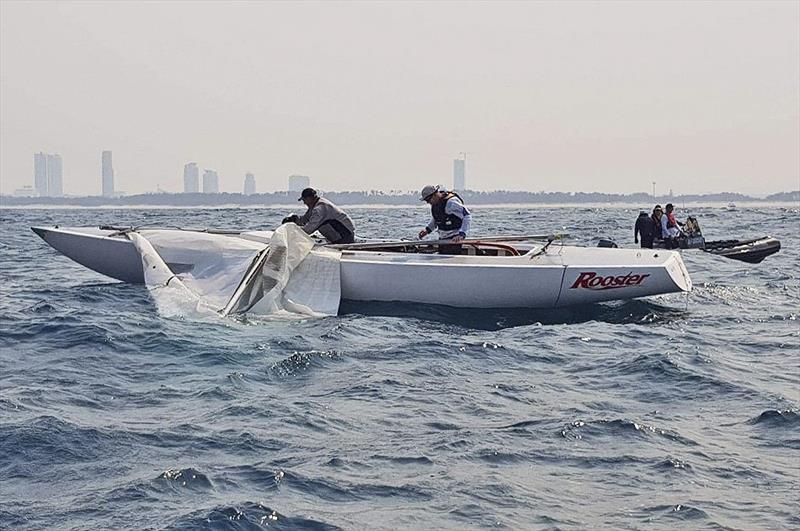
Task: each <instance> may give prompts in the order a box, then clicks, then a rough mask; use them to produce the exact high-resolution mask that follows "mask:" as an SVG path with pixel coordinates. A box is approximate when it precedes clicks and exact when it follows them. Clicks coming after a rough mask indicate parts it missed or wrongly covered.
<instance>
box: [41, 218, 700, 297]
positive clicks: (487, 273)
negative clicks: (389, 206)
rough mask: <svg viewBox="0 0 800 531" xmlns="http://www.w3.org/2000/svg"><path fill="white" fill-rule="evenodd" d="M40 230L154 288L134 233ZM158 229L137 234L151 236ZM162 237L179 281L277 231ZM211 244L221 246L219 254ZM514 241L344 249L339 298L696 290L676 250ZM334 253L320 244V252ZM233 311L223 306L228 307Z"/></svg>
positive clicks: (101, 266) (164, 232)
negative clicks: (453, 249) (450, 250)
mask: <svg viewBox="0 0 800 531" xmlns="http://www.w3.org/2000/svg"><path fill="white" fill-rule="evenodd" d="M32 230H33V231H34V232H35V233H36V234H38V235H39V236H40V237H41V238H42V239H44V240H45V241H46V242H47V243H48V244H50V245H51V246H52V247H53V248H55V249H56V250H58V251H59V252H61V253H62V254H64V255H65V256H67V257H69V258H71V259H72V260H74V261H75V262H78V263H79V264H81V265H84V266H85V267H88V268H89V269H92V270H94V271H96V272H98V273H101V274H103V275H106V276H108V277H111V278H115V279H118V280H122V281H124V282H132V283H142V282H145V272H144V269H143V265H142V264H143V259H142V255H141V253H140V252H139V250H137V248H136V246H135V245H134V244H133V242H132V241H131V239H130V237H129V236H128V235H127V233H128V232H130V229H126V230H120V229H119V228H109V227H105V228H93V227H32ZM154 230H156V229H138V230H136V231H135V232H136V233H137V234H140V235H142V236H143V237H144V238H148V237H149V235H153V234H154V233H153V231H154ZM157 230H158V231H159V232H158V237H156V238H153V242H154V244H153V249H154V250H155V251H156V252H157V253H158V255H159V256H160V257H161V259H162V260H163V262H164V264H165V265H166V266H167V268H168V269H169V271H171V272H172V273H173V274H174V275H175V276H176V277H177V278H181V277H182V276H186V275H192V274H193V273H195V272H196V271H197V268H198V264H199V262H202V260H207V259H208V253H209V252H210V253H218V254H219V253H223V254H224V253H225V248H226V247H228V246H229V247H231V248H232V249H238V250H239V251H242V248H244V251H242V253H243V254H242V263H244V262H246V263H247V264H250V263H252V262H253V260H254V259H255V258H256V255H257V254H258V253H260V252H261V251H263V250H264V249H265V248H266V247H268V246H269V245H270V241H271V240H272V238H273V235H274V232H273V231H214V230H191V229H157ZM278 230H282V229H278ZM209 237H213V239H214V242H215V243H214V246H215V248H214V249H212V250H210V251H209V250H208V243H207V240H208V238H209ZM513 240H514V238H510V237H507V238H505V239H504V238H503V237H495V238H487V241H482V240H481V239H480V238H478V239H471V240H467V241H465V243H464V246H463V248H464V251H463V253H464V254H459V255H444V254H437V253H436V252H435V251H436V248H437V243H436V242H432V243H429V242H417V241H408V242H394V243H391V244H390V243H380V242H378V243H367V244H364V243H357V244H354V245H352V246H335V248H336V250H337V251H338V252H339V253H340V255H339V256H338V258H337V261H338V266H337V269H338V273H339V279H338V286H339V289H340V296H341V298H342V299H347V300H355V301H402V302H414V303H424V304H439V305H446V306H453V307H463V308H557V307H563V306H570V305H576V304H587V303H595V302H603V301H611V300H621V299H632V298H639V297H647V296H652V295H659V294H664V293H674V292H687V291H690V290H691V289H692V282H691V279H690V277H689V273H688V271H687V270H686V267H685V265H684V263H683V260H682V259H681V256H680V254H679V253H677V252H674V251H667V250H661V249H656V250H651V249H613V248H611V249H609V248H595V247H577V246H567V245H562V243H561V242H560V241H555V240H553V239H550V240H548V241H546V242H542V241H539V242H534V241H513ZM331 247H332V246H326V245H320V244H316V245H315V247H314V249H315V250H324V249H330V248H331ZM328 270H330V268H328ZM243 274H244V272H243ZM251 275H252V273H251ZM307 278H311V277H307ZM240 280H241V279H240ZM240 283H241V282H239V284H240ZM296 284H302V283H296ZM224 306H225V305H224V304H221V305H220V308H219V309H220V310H222V309H223V308H224Z"/></svg>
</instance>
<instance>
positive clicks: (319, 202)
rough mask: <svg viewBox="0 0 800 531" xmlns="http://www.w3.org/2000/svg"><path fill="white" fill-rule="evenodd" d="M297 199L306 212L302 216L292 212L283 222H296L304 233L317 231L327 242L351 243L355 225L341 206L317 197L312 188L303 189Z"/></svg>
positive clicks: (353, 237)
mask: <svg viewBox="0 0 800 531" xmlns="http://www.w3.org/2000/svg"><path fill="white" fill-rule="evenodd" d="M298 201H302V202H303V203H304V204H305V205H306V206H307V207H308V210H307V211H306V213H305V214H303V215H302V216H298V215H297V214H292V215H291V216H289V217H286V218H283V223H296V224H298V225H300V226H301V227H302V228H303V231H305V233H306V234H312V233H314V232H315V231H319V233H320V234H322V236H323V237H324V238H325V239H326V240H327V241H328V243H353V241H354V239H355V234H356V229H355V225H353V220H352V219H350V216H348V215H347V214H345V212H344V211H343V210H342V209H341V208H339V207H337V206H336V205H334V204H333V203H331V202H330V201H328V200H327V199H325V198H324V197H319V195H318V194H317V191H316V190H314V189H313V188H306V189H305V190H303V191H302V192H301V193H300V198H299V199H298Z"/></svg>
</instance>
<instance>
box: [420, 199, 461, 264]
mask: <svg viewBox="0 0 800 531" xmlns="http://www.w3.org/2000/svg"><path fill="white" fill-rule="evenodd" d="M419 196H420V197H419V199H420V201H425V202H426V203H428V204H429V205H431V221H430V223H428V225H427V226H426V227H425V228H424V229H422V230H421V231H419V238H420V240H421V239H423V238H424V237H425V236H427V235H428V234H430V233H431V232H433V231H434V230H437V231H439V239H440V240H450V241H452V242H453V243H454V244H460V243H461V241H462V240H464V238H466V237H467V233H469V225H470V221H471V220H472V216H471V214H470V212H469V210H468V209H467V207H465V206H464V201H463V200H462V199H461V197H460V196H459V195H458V194H457V193H455V192H447V191H444V190H440V189H439V186H433V185H430V184H429V185H427V186H425V187H424V188H423V189H422V191H421V192H420V194H419ZM439 252H440V253H442V254H459V253H460V252H461V245H443V246H441V247H440V249H439Z"/></svg>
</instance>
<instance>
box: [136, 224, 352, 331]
mask: <svg viewBox="0 0 800 531" xmlns="http://www.w3.org/2000/svg"><path fill="white" fill-rule="evenodd" d="M128 237H129V238H130V239H131V241H132V242H133V244H134V246H135V247H136V249H137V250H138V251H139V253H140V255H141V257H142V265H143V267H144V276H145V283H146V285H147V287H148V290H149V291H150V293H151V295H152V297H153V299H154V300H155V302H156V307H157V308H158V310H159V312H160V313H161V314H162V315H165V316H171V317H176V316H181V317H191V318H203V317H208V316H215V315H237V314H245V313H246V314H248V315H250V316H284V317H285V316H291V315H293V314H294V315H302V316H324V315H336V313H337V312H338V308H339V300H340V298H341V282H340V273H339V271H340V269H339V267H340V266H339V260H340V257H341V253H340V252H338V251H332V250H327V249H326V250H314V249H313V247H314V241H313V240H312V239H311V238H309V237H308V235H307V234H305V232H303V231H302V229H300V227H298V226H297V225H294V224H284V225H281V227H280V228H278V229H277V230H276V231H275V232H274V233H273V234H272V237H271V239H270V243H269V245H268V246H267V245H265V244H264V243H261V242H256V241H250V240H247V239H243V238H239V237H237V236H235V235H223V234H210V233H205V232H194V231H175V230H140V231H138V232H131V233H129V234H128Z"/></svg>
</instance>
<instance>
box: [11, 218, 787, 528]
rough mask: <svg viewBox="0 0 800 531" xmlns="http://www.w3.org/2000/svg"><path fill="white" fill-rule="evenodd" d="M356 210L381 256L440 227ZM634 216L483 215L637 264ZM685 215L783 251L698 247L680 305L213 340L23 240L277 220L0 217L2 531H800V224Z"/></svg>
mask: <svg viewBox="0 0 800 531" xmlns="http://www.w3.org/2000/svg"><path fill="white" fill-rule="evenodd" d="M643 206H644V207H647V205H643ZM350 212H351V214H352V215H353V217H354V219H355V220H356V223H357V225H358V227H359V233H360V235H362V236H369V237H390V238H395V237H410V236H413V235H414V234H415V233H416V232H417V231H418V230H419V229H420V227H421V225H422V223H423V220H424V219H425V211H424V209H423V208H421V207H420V208H408V209H388V210H387V209H381V208H354V209H350ZM637 213H638V210H634V209H630V208H628V209H624V208H575V207H570V208H530V209H529V208H525V207H506V208H489V207H482V208H476V209H475V211H474V215H475V222H474V231H473V232H474V233H475V234H519V233H531V232H534V233H537V232H550V231H554V230H562V231H567V232H569V233H571V234H572V235H573V239H572V242H575V243H579V244H587V245H595V244H596V242H597V240H598V239H599V238H601V237H611V238H614V239H615V240H617V241H618V242H620V243H625V244H626V245H632V244H633V242H632V239H633V235H632V232H633V231H632V226H633V222H634V221H635V218H636V214H637ZM691 213H692V214H694V215H696V216H697V217H698V218H699V219H700V222H701V225H702V226H703V229H704V232H705V234H706V236H707V238H708V239H726V238H731V237H744V236H761V235H765V234H771V235H774V236H776V237H778V238H779V239H781V241H782V243H783V249H782V250H781V252H780V253H778V254H777V255H773V256H771V257H769V258H767V259H766V260H765V261H764V262H762V263H761V264H758V265H751V264H744V263H740V262H735V261H731V260H727V259H724V258H720V257H716V256H712V255H708V254H705V253H702V252H699V251H686V252H684V260H685V262H686V264H687V267H688V269H689V271H690V273H691V275H692V279H693V281H694V284H695V290H694V292H693V293H691V294H690V295H689V296H688V297H686V296H684V295H680V294H674V295H669V296H661V297H653V298H649V299H645V300H636V301H629V302H622V303H611V304H600V305H593V306H585V307H578V308H572V309H565V310H559V311H532V310H515V311H507V310H503V311H501V310H480V311H479V310H469V311H466V310H455V309H449V308H444V307H435V306H427V307H426V306H420V305H408V304H356V303H346V304H343V305H342V307H341V308H340V315H339V316H337V317H331V318H324V319H310V320H302V321H291V322H286V321H275V322H260V323H252V322H247V321H245V322H238V321H221V322H220V323H219V324H213V323H207V322H204V323H196V322H191V321H184V320H176V319H165V318H162V317H160V316H159V315H158V314H157V313H156V310H155V306H154V304H153V302H152V300H151V299H150V296H149V295H148V292H147V290H146V289H145V288H144V287H143V286H136V285H126V284H121V283H118V282H116V281H112V280H110V279H108V278H105V277H102V276H100V275H98V274H96V273H94V272H92V271H89V270H86V269H84V268H82V267H81V266H79V265H77V264H75V263H73V262H71V261H70V260H69V259H67V258H65V257H63V256H61V255H60V254H58V253H57V252H56V251H55V250H53V249H51V248H50V247H49V246H48V245H46V244H45V243H44V242H43V241H42V240H40V239H39V238H38V237H37V236H36V235H34V234H33V233H32V232H31V231H30V229H29V227H30V226H31V225H55V224H59V225H100V224H108V223H116V224H127V225H131V224H132V225H142V224H154V225H180V226H193V227H204V226H207V227H215V228H242V229H244V228H247V229H257V228H272V227H274V226H275V225H276V224H277V223H278V221H279V220H280V218H282V217H283V216H284V215H285V214H286V211H285V210H282V209H201V210H198V209H193V210H177V209H176V210H149V211H148V210H136V209H124V210H9V209H4V210H0V221H1V222H0V528H4V529H75V530H83V529H181V530H183V529H387V530H389V529H392V530H393V529H465V528H483V527H486V528H500V529H555V528H558V529H588V528H595V529H675V528H680V529H797V528H798V527H800V503H798V498H799V495H798V492H800V409H799V408H800V326H798V321H797V314H798V312H799V311H800V282H799V281H798V278H799V277H800V237H799V236H798V232H799V231H798V229H800V223H798V217H800V211H799V210H798V208H797V207H795V208H747V209H739V210H737V211H729V210H725V209H720V208H695V209H692V211H691ZM680 214H681V215H680V216H679V217H683V215H685V214H686V212H685V211H682V212H680ZM451 289H469V286H452V287H451Z"/></svg>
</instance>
